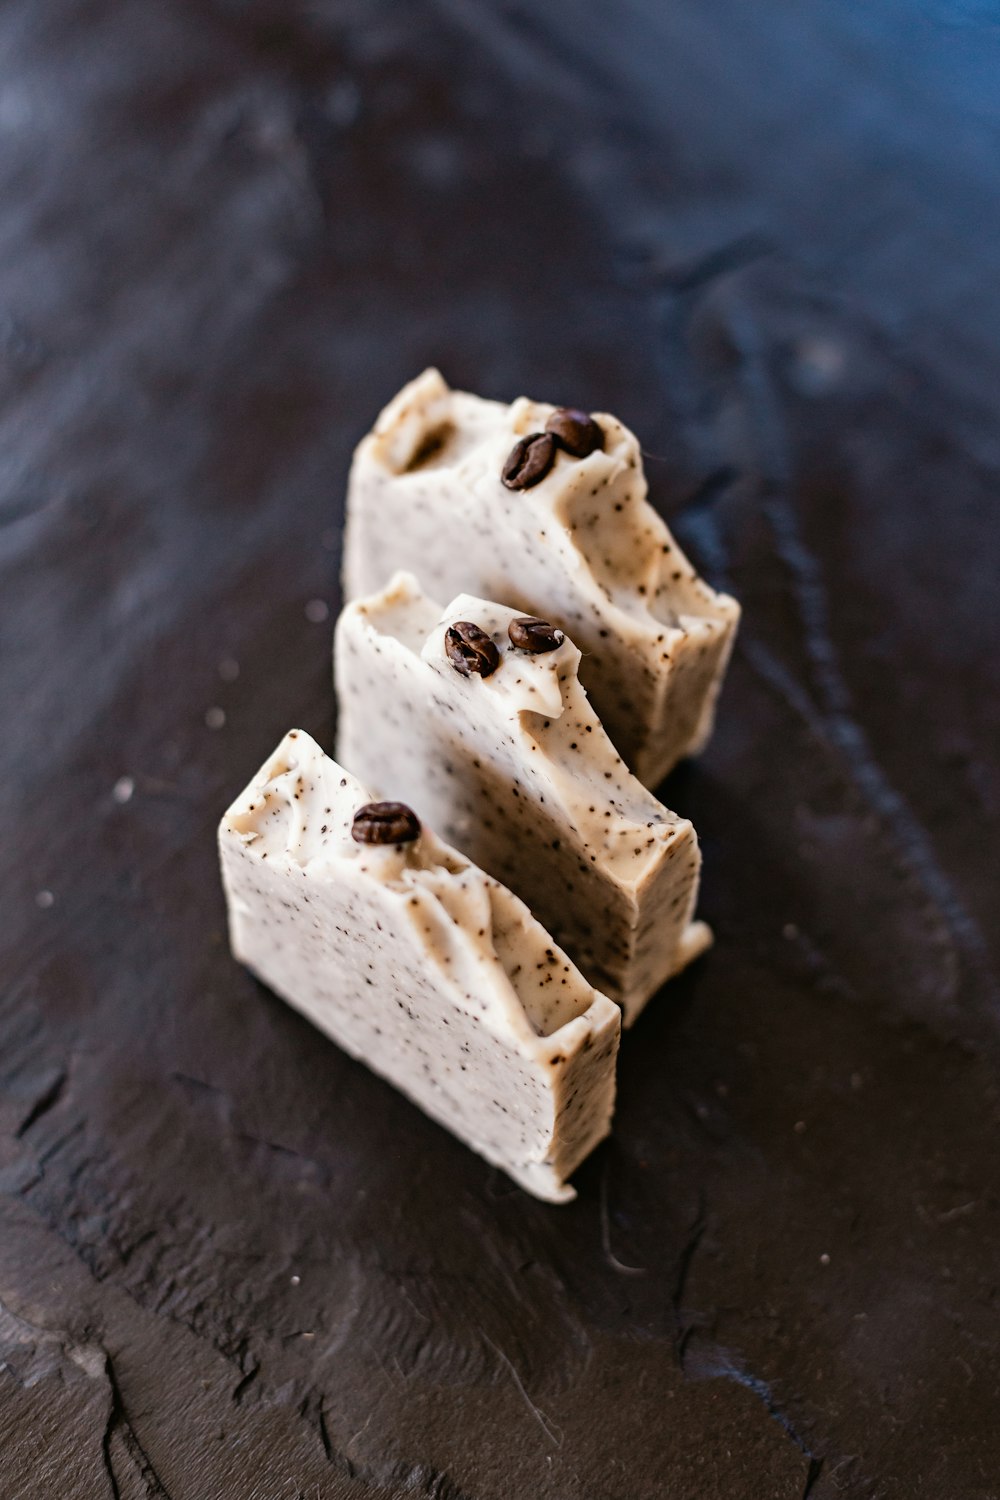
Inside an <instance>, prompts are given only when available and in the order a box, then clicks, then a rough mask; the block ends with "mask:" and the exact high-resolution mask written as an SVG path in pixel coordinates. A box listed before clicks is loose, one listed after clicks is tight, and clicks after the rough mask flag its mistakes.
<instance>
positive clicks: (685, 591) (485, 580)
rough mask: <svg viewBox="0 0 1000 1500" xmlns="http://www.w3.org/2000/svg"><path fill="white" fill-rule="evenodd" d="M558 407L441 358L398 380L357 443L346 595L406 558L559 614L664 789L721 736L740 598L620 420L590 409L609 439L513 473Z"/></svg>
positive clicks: (624, 738) (600, 698)
mask: <svg viewBox="0 0 1000 1500" xmlns="http://www.w3.org/2000/svg"><path fill="white" fill-rule="evenodd" d="M555 411H556V408H555V407H553V406H550V405H547V404H545V403H544V402H537V401H529V400H527V399H526V398H523V397H522V398H521V399H519V400H517V401H515V402H514V403H513V404H512V405H510V406H506V405H504V404H503V403H501V402H498V401H484V400H482V399H480V398H479V397H478V396H472V395H468V394H466V393H465V392H462V391H452V390H450V389H449V387H448V386H447V385H446V384H445V382H444V380H443V379H442V377H441V376H440V374H439V373H438V372H437V370H427V371H425V372H424V374H423V375H421V376H420V377H419V378H418V379H417V380H414V381H412V382H411V384H409V385H408V386H406V387H405V388H404V389H403V390H402V391H400V393H399V395H398V396H396V397H395V399H394V400H393V401H391V402H390V403H389V405H388V406H387V407H386V408H385V410H384V411H383V412H382V414H381V416H380V417H379V419H378V421H377V422H376V424H375V427H374V429H373V431H372V432H371V433H369V434H368V436H367V437H366V438H364V439H363V440H362V442H361V443H360V445H359V447H358V449H357V452H356V453H355V456H354V462H353V465H352V468H351V477H350V484H349V487H348V497H347V531H346V538H345V543H344V597H345V599H347V600H350V599H357V598H360V597H363V596H365V595H368V594H371V593H373V592H374V591H376V590H377V589H379V588H382V587H384V586H385V584H386V583H387V582H388V581H389V579H390V578H391V576H392V575H393V573H394V572H396V571H397V570H398V569H401V568H406V569H410V570H412V571H413V572H414V573H416V575H417V576H418V577H419V578H420V580H421V582H422V583H423V586H424V588H425V589H426V590H427V592H428V593H429V594H430V595H432V596H433V597H434V598H437V599H450V598H452V597H453V596H454V595H455V594H457V593H459V592H460V591H467V592H469V593H472V594H475V595H477V596H480V597H482V598H485V599H494V600H496V601H498V602H499V603H502V604H507V605H511V606H513V607H514V608H515V609H517V610H519V611H520V612H521V613H522V614H530V615H541V616H544V617H545V618H547V619H550V620H552V621H553V622H554V623H555V624H556V625H558V626H560V627H561V628H562V629H563V630H565V632H566V633H567V635H569V636H570V637H571V638H572V639H573V640H574V641H575V642H576V644H577V646H579V647H580V649H581V651H583V653H584V661H583V667H582V677H583V683H584V686H585V687H586V689H587V692H588V693H589V695H590V697H591V700H592V702H593V704H594V707H595V709H596V710H597V712H598V714H599V715H600V717H601V721H602V722H603V724H604V727H605V729H606V730H607V732H608V734H609V735H610V736H611V739H612V740H613V742H614V744H615V745H616V747H617V749H618V750H619V751H620V752H621V754H622V756H623V757H624V759H625V760H626V762H627V763H628V765H629V766H630V767H631V769H632V770H633V772H634V773H635V775H636V776H638V777H639V779H640V781H642V782H643V783H644V784H645V785H646V786H655V785H656V784H657V783H658V782H659V781H660V780H662V778H663V777H664V776H665V775H666V773H667V772H668V771H669V770H670V769H671V767H672V766H674V765H676V763H677V762H678V761H679V760H680V759H681V758H682V757H683V756H685V755H693V754H697V752H698V751H699V750H701V749H702V747H703V746H704V745H705V743H706V741H707V740H708V738H709V735H710V734H711V730H712V724H713V719H714V713H715V702H716V698H717V697H718V693H719V689H720V687H721V684H722V679H723V677H724V675H725V670H726V665H727V663H728V660H729V655H730V652H731V650H732V645H733V638H734V635H735V632H736V626H737V622H738V620H739V614H740V610H739V605H738V604H737V603H736V601H735V599H732V598H730V597H729V596H728V595H726V594H720V593H716V591H715V590H714V589H712V588H710V587H709V586H708V584H707V583H705V582H704V580H703V579H701V578H699V576H698V574H697V573H696V572H695V570H694V568H693V567H692V566H691V564H690V563H689V562H688V560H687V558H686V557H685V556H684V554H683V553H682V552H681V550H680V548H679V547H678V546H677V543H676V542H675V541H674V539H673V537H672V535H671V533H670V532H669V530H668V529H667V527H666V525H665V524H664V522H663V520H662V519H661V518H660V516H659V515H657V513H656V511H654V510H653V508H652V506H651V505H650V504H649V503H648V501H647V499H646V490H647V486H646V480H645V477H644V475H643V469H642V455H641V453H640V450H639V444H638V442H637V441H636V439H635V437H634V435H633V434H632V433H631V432H629V430H628V429H627V428H626V427H624V426H623V425H622V424H621V422H619V421H617V420H616V419H615V418H614V417H612V416H608V415H607V414H606V413H603V412H598V413H596V414H595V417H596V421H597V423H598V425H599V427H600V429H601V436H602V438H603V443H602V446H601V448H600V449H598V450H596V451H594V452H591V453H589V454H587V456H586V457H583V458H578V457H575V456H574V455H573V454H572V453H570V452H567V451H566V450H565V449H564V448H560V447H559V446H558V444H556V445H555V448H554V450H553V451H554V460H553V461H552V462H551V466H550V467H548V468H547V470H546V472H545V473H544V474H543V477H542V478H540V479H538V480H537V481H536V482H532V483H530V485H529V487H528V488H515V489H510V488H508V487H507V486H506V485H505V484H504V483H503V482H502V479H501V474H502V472H503V470H504V466H505V464H506V463H507V461H508V460H509V459H510V457H511V453H512V450H513V449H514V447H515V445H516V444H517V443H518V442H519V441H520V440H521V439H523V438H525V437H526V436H528V435H530V434H532V433H537V432H542V430H543V429H544V427H545V425H546V422H547V421H548V420H549V419H550V418H551V417H552V416H553V413H554V412H555ZM550 447H551V445H549V444H543V445H542V448H541V450H540V451H541V452H542V453H543V454H545V453H547V452H548V451H550ZM542 467H544V464H543V465H542ZM528 477H529V478H530V477H531V476H530V475H529V476H528ZM514 482H515V483H516V482H517V480H516V479H515V481H514Z"/></svg>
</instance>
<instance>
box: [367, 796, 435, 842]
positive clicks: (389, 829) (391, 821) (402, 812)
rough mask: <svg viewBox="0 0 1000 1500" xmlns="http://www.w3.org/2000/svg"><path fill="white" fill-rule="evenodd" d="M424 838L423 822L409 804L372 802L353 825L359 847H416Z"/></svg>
mask: <svg viewBox="0 0 1000 1500" xmlns="http://www.w3.org/2000/svg"><path fill="white" fill-rule="evenodd" d="M419 837H420V820H419V818H418V817H417V815H416V813H415V812H413V811H412V810H411V809H410V808H408V807H407V806H406V803H405V802H368V803H366V804H365V806H364V807H359V808H358V810H357V812H356V813H355V814H354V822H353V823H352V824H351V838H352V839H353V840H354V842H355V843H356V844H412V843H413V840H414V839H418V838H419Z"/></svg>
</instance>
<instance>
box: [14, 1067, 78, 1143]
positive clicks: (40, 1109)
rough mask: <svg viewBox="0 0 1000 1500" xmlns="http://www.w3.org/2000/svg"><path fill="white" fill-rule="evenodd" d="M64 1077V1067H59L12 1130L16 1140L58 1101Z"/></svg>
mask: <svg viewBox="0 0 1000 1500" xmlns="http://www.w3.org/2000/svg"><path fill="white" fill-rule="evenodd" d="M66 1078H67V1073H66V1069H65V1068H60V1069H59V1072H58V1073H57V1074H56V1076H55V1078H54V1079H53V1080H52V1082H51V1083H50V1084H49V1086H48V1088H47V1089H45V1090H44V1092H43V1093H42V1094H40V1095H39V1097H38V1098H37V1099H36V1100H35V1102H34V1104H32V1106H31V1108H30V1109H29V1111H28V1113H27V1114H26V1115H25V1117H24V1119H23V1120H22V1121H21V1123H20V1125H19V1126H18V1127H17V1130H16V1131H15V1132H14V1134H15V1137H16V1139H17V1140H20V1139H21V1138H22V1136H24V1135H26V1134H27V1132H28V1131H29V1130H30V1129H31V1127H32V1125H36V1124H37V1123H38V1121H39V1120H40V1119H41V1118H42V1116H43V1115H45V1114H48V1112H49V1110H50V1109H53V1108H54V1107H55V1106H56V1105H57V1104H58V1103H59V1100H60V1099H61V1098H62V1095H63V1092H64V1090H65V1088H66Z"/></svg>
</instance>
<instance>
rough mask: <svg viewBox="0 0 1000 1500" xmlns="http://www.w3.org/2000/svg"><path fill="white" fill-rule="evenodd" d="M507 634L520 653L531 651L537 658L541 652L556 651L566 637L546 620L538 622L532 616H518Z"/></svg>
mask: <svg viewBox="0 0 1000 1500" xmlns="http://www.w3.org/2000/svg"><path fill="white" fill-rule="evenodd" d="M507 634H508V635H509V636H510V638H511V642H512V644H513V645H515V646H517V648H518V649H519V650H520V651H531V652H532V653H533V654H534V655H536V656H538V655H540V654H541V653H542V652H543V651H556V650H558V648H559V647H560V646H561V645H562V643H563V641H564V640H565V639H566V637H565V636H564V635H563V633H562V631H561V630H559V629H558V628H557V627H556V626H555V625H551V624H550V623H549V621H548V620H539V619H537V618H536V617H535V616H534V615H520V616H519V617H518V619H516V620H511V622H510V624H509V625H508V626H507Z"/></svg>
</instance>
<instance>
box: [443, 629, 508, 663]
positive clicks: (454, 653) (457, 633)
mask: <svg viewBox="0 0 1000 1500" xmlns="http://www.w3.org/2000/svg"><path fill="white" fill-rule="evenodd" d="M444 649H445V650H446V651H447V653H448V660H449V661H450V662H451V664H452V666H453V667H454V668H455V671H456V672H461V674H462V676H463V677H473V676H476V677H489V676H491V675H492V673H494V672H495V671H496V669H497V667H498V666H499V665H500V652H499V651H498V650H497V648H496V646H495V645H494V644H493V642H492V640H491V639H490V637H489V636H488V635H487V634H486V631H485V630H480V628H479V626H478V625H473V624H472V622H471V620H456V621H455V623H454V625H449V626H448V629H447V630H446V631H445V633H444Z"/></svg>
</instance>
